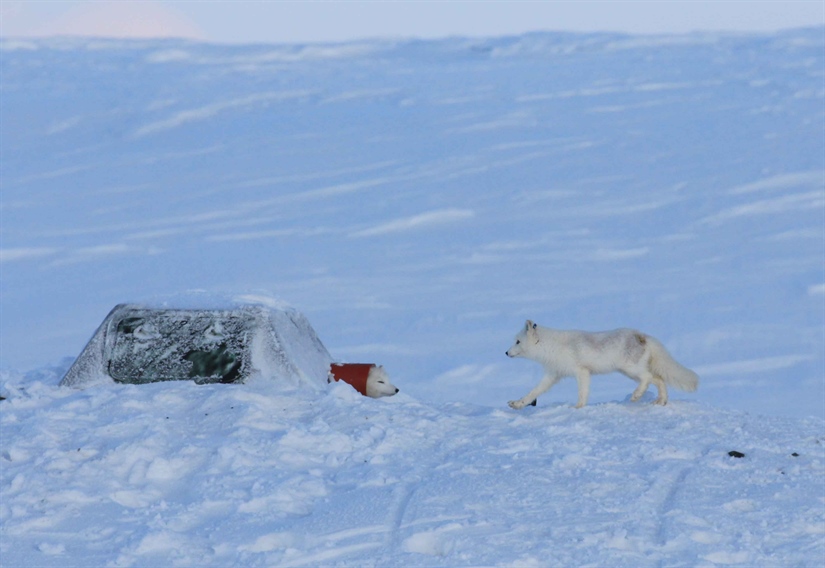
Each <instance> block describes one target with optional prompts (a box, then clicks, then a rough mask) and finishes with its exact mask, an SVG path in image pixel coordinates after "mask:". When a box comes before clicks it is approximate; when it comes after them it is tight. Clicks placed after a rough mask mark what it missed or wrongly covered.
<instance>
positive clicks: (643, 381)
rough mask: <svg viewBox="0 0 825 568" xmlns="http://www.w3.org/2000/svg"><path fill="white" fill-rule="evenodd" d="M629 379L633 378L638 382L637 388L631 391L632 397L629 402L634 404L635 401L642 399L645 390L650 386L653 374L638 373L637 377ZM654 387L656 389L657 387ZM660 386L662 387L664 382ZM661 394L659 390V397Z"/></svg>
mask: <svg viewBox="0 0 825 568" xmlns="http://www.w3.org/2000/svg"><path fill="white" fill-rule="evenodd" d="M631 378H634V379H636V380H637V381H639V386H638V387H636V390H634V391H633V395H632V396H631V397H630V400H632V401H633V402H636V401H637V400H639V399H640V398H642V396H644V394H645V393H646V392H647V388H648V387H649V386H650V383H652V382H653V373H651V372H650V371H644V372H642V373H639V375H638V376H636V377H631ZM656 386H657V388H658V386H659V385H656ZM662 386H664V382H662ZM661 394H662V391H661V390H659V396H661Z"/></svg>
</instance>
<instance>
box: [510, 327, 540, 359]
mask: <svg viewBox="0 0 825 568" xmlns="http://www.w3.org/2000/svg"><path fill="white" fill-rule="evenodd" d="M536 327H538V326H537V324H535V323H533V322H532V321H530V320H527V321H526V322H525V324H524V327H523V328H522V329H521V331H520V332H519V334H518V335H516V342H515V343H514V344H513V346H512V347H511V348H510V349H508V350H507V351H505V355H507V356H508V357H524V356H525V353H526V351H527V349H528V348H529V346H530V345H534V344H536V343H537V341H536V339H537V332H536Z"/></svg>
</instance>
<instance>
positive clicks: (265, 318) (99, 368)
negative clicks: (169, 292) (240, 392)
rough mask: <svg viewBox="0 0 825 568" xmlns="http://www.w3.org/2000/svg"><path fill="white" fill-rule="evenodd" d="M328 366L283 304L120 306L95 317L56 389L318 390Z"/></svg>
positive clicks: (316, 342) (308, 329) (304, 324)
mask: <svg viewBox="0 0 825 568" xmlns="http://www.w3.org/2000/svg"><path fill="white" fill-rule="evenodd" d="M331 362H332V358H331V357H330V355H329V353H328V352H327V350H326V348H325V347H324V345H323V344H322V343H321V340H320V339H318V336H317V335H316V333H315V330H313V329H312V326H311V325H310V323H309V321H308V320H307V319H306V317H304V316H303V314H301V313H300V312H298V311H297V310H295V309H293V308H290V307H272V306H269V305H262V304H252V305H236V306H233V307H228V308H221V309H191V308H187V309H178V308H154V307H147V306H141V305H135V304H120V305H118V306H115V308H114V309H113V310H112V311H111V312H109V315H108V316H106V319H105V320H103V323H102V324H101V325H100V327H99V328H98V329H97V331H96V332H95V334H94V336H93V337H92V338H91V340H89V343H88V344H87V345H86V347H85V348H84V349H83V351H82V352H81V353H80V355H79V356H78V358H77V359H76V360H75V362H74V364H73V365H72V366H71V367H70V368H69V370H68V371H67V372H66V375H65V376H64V377H63V379H62V380H61V381H60V385H61V386H70V387H77V388H84V387H88V386H91V385H97V384H105V383H113V382H114V383H128V384H143V383H152V382H158V381H174V380H193V381H195V382H196V383H242V382H246V381H247V380H249V379H250V378H253V377H261V378H266V379H275V380H284V381H290V382H292V383H293V384H296V385H306V386H310V387H312V388H318V389H320V388H323V387H324V385H326V382H327V371H328V370H329V365H330V363H331Z"/></svg>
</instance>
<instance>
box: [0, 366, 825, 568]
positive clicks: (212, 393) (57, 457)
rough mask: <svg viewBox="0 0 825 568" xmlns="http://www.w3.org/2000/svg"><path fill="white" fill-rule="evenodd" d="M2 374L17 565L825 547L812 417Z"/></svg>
mask: <svg viewBox="0 0 825 568" xmlns="http://www.w3.org/2000/svg"><path fill="white" fill-rule="evenodd" d="M2 380H3V386H4V390H5V392H6V393H7V394H8V396H9V398H8V400H6V401H3V402H2V403H0V404H2V408H1V410H2V414H0V424H1V425H2V432H3V448H2V454H0V464H2V470H1V472H0V475H1V476H2V477H1V478H0V493H1V494H2V499H0V527H2V528H0V537H1V538H0V555H2V557H3V565H4V566H5V567H10V568H11V567H24V566H43V567H46V566H66V565H77V564H83V565H87V566H91V565H94V566H145V565H166V566H208V565H222V566H230V565H243V566H318V565H324V566H353V565H358V566H412V565H415V566H444V565H450V566H474V565H501V566H547V565H555V566H572V565H600V566H608V565H609V566H647V565H689V566H713V565H717V564H739V565H749V566H757V565H762V566H764V565H775V566H791V565H795V566H813V565H816V564H817V561H818V560H821V558H822V557H823V554H825V501H824V500H823V494H822V478H823V475H825V448H823V443H825V424H824V423H823V422H822V421H821V420H817V419H809V420H793V419H782V418H765V417H761V416H752V415H749V414H745V413H741V412H731V411H723V410H720V409H718V408H714V407H711V406H707V405H704V404H694V403H686V402H677V403H675V404H672V405H669V406H667V407H664V408H661V407H657V406H654V405H651V404H646V403H645V404H631V403H612V404H598V405H594V406H589V407H586V408H584V409H582V410H574V409H572V408H570V407H567V406H549V407H548V406H544V407H542V406H539V407H538V408H530V409H527V410H525V411H522V412H518V413H517V412H514V411H510V410H509V409H501V410H497V409H490V408H483V407H479V406H473V405H468V404H446V405H430V404H423V403H421V402H418V401H416V400H414V399H412V398H411V397H409V396H406V395H404V394H403V393H402V394H399V395H397V396H396V397H393V398H392V399H382V400H373V399H367V398H365V397H362V396H360V395H358V394H357V393H356V392H355V391H353V390H352V389H351V388H350V387H349V386H348V385H340V384H334V385H330V386H329V388H328V390H327V391H325V392H323V393H320V394H319V393H312V392H309V391H307V390H305V389H298V388H294V387H291V386H289V385H288V384H283V383H275V382H256V383H254V384H249V385H202V386H198V385H194V384H192V383H189V382H167V383H154V384H149V385H143V386H133V385H114V386H111V387H105V388H103V387H95V388H89V389H86V390H82V391H77V390H73V389H63V388H57V387H55V386H54V383H53V382H44V381H43V380H33V379H32V377H29V378H25V377H21V376H19V375H10V374H9V373H5V374H4V375H3V376H2ZM648 402H649V401H648ZM731 450H736V451H739V452H741V453H743V454H744V457H743V458H739V459H737V458H733V457H731V456H729V455H728V452H730V451H731Z"/></svg>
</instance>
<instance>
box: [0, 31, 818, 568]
mask: <svg viewBox="0 0 825 568" xmlns="http://www.w3.org/2000/svg"><path fill="white" fill-rule="evenodd" d="M0 60H1V61H2V66H1V67H0V72H1V73H2V76H0V79H1V80H0V94H2V96H0V115H2V121H0V141H1V142H2V144H0V158H2V159H1V160H0V182H1V183H2V197H1V198H0V218H1V219H2V223H0V238H1V240H0V270H2V278H0V309H1V310H2V312H1V314H0V315H1V316H2V317H0V369H2V370H0V395H2V396H4V397H6V400H2V401H0V561H1V562H2V565H3V566H4V567H5V566H9V567H23V566H92V565H94V566H146V565H164V566H167V565H171V566H208V565H213V566H225V565H243V566H318V565H323V566H381V567H383V566H445V565H446V566H479V565H483V566H488V565H492V566H570V565H575V566H588V565H589V566H653V565H656V566H661V565H665V566H715V565H743V566H820V565H821V564H822V563H823V562H825V485H823V481H822V480H823V479H825V471H823V470H824V469H825V451H823V444H825V294H823V289H825V263H823V258H825V135H823V132H825V110H824V109H825V89H823V86H822V81H823V77H825V29H823V28H812V29H802V30H792V31H787V32H781V33H776V34H756V35H753V34H734V35H728V34H722V33H702V34H690V35H684V36H662V37H632V36H621V35H615V34H558V33H547V34H529V35H525V36H520V37H512V38H496V39H486V40H485V39H464V38H451V39H445V40H439V41H377V40H376V41H362V42H357V43H349V44H341V45H333V44H330V45H295V46H287V45H280V46H278V45H252V46H217V45H208V44H201V43H195V42H184V41H162V40H146V41H109V40H84V39H67V38H62V39H42V40H31V41H29V40H27V41H25V42H23V41H17V40H13V39H11V40H2V41H0ZM193 291H195V292H193ZM226 296H231V297H243V298H245V299H246V300H247V301H249V302H253V303H261V302H265V303H268V304H269V305H271V306H272V307H274V308H276V309H281V308H283V307H284V306H286V305H287V304H289V305H292V306H294V307H295V308H296V309H297V310H299V311H300V312H301V313H303V314H305V315H306V317H307V319H308V320H309V321H310V322H311V324H312V327H313V328H314V330H315V331H316V332H317V333H318V336H319V338H320V339H321V340H322V341H323V342H324V344H325V346H326V347H327V348H328V350H329V351H330V353H331V354H332V356H333V358H334V359H335V360H338V361H348V362H374V363H379V364H383V365H384V366H385V368H386V369H387V371H388V373H389V375H390V377H391V379H392V381H393V383H394V384H396V385H397V386H398V387H399V388H400V389H401V393H400V394H398V395H396V396H394V397H391V398H384V399H379V400H372V399H367V398H365V397H362V396H361V395H359V394H358V393H357V392H355V391H354V390H353V389H352V388H351V387H349V386H348V385H346V384H333V385H330V386H324V388H322V389H321V390H320V391H318V390H314V389H306V388H300V387H298V386H297V385H298V384H299V383H298V382H277V381H267V380H265V379H261V380H254V381H250V382H249V383H248V384H245V385H195V384H193V383H190V382H175V383H156V384H149V385H141V386H137V385H98V386H92V387H90V388H88V389H84V390H75V389H69V388H59V387H58V386H57V383H58V382H59V381H60V378H61V377H62V376H63V374H64V373H65V372H66V370H67V369H68V367H69V366H70V365H71V363H72V361H73V359H74V357H76V356H77V355H78V354H79V353H80V351H81V350H82V348H83V346H84V345H85V344H86V342H87V341H88V340H89V338H90V337H91V336H92V334H93V333H94V331H95V329H96V328H97V327H98V326H99V325H100V323H101V321H102V320H103V319H104V317H105V316H106V314H107V313H108V312H109V311H110V310H111V309H112V307H113V306H115V305H116V304H119V303H123V302H130V303H131V302H133V303H141V304H149V305H161V306H163V305H176V306H180V305H182V304H181V300H180V298H181V297H183V298H185V303H186V304H187V307H191V308H204V309H205V308H209V307H210V306H211V305H212V304H213V302H214V298H219V297H226ZM527 318H530V319H532V320H534V321H536V322H538V323H539V324H542V325H546V326H549V327H553V328H557V329H588V330H593V331H597V330H604V329H614V328H618V327H633V328H637V329H640V330H642V331H644V332H645V333H649V334H651V335H652V336H654V337H657V338H658V339H659V340H660V341H662V342H663V343H664V344H665V345H666V346H667V348H668V350H669V351H670V352H671V353H672V354H673V356H674V357H675V358H676V360H678V361H679V362H680V363H682V364H684V365H685V366H687V367H690V368H691V369H693V370H695V371H696V372H697V373H698V374H699V376H700V385H699V390H698V391H697V392H696V393H690V394H688V393H679V392H672V393H671V402H670V403H669V404H668V405H667V406H666V407H664V408H660V407H657V406H655V405H653V404H651V402H652V399H653V398H652V397H653V395H652V394H650V393H648V395H647V396H646V397H645V398H644V399H643V401H641V402H639V403H632V402H629V394H630V392H631V391H632V389H633V387H634V386H635V385H634V384H633V383H632V382H631V381H629V380H628V379H626V378H624V377H621V376H619V375H610V376H606V377H595V379H594V380H593V384H592V387H591V398H590V404H589V405H588V406H587V407H585V408H583V409H580V410H574V409H573V408H571V405H572V404H573V403H574V402H575V399H576V394H575V382H574V381H571V380H566V381H562V382H561V383H560V384H558V385H556V386H555V387H554V388H553V390H551V391H550V392H549V393H547V394H546V395H544V396H542V397H541V398H540V399H539V402H538V406H537V407H535V408H533V407H528V408H526V409H524V410H521V411H518V412H517V411H513V410H511V409H509V408H508V407H507V406H506V401H507V400H512V399H514V398H517V397H520V396H523V395H524V394H525V393H527V392H528V391H529V390H530V388H532V387H533V386H534V385H535V383H536V382H537V381H538V379H539V378H540V376H541V369H540V367H539V366H538V365H536V364H534V363H531V362H529V361H523V360H518V361H516V360H509V359H508V358H506V357H505V355H504V351H505V350H506V349H507V348H508V347H509V346H510V344H511V339H512V337H513V335H515V333H516V332H517V331H518V330H519V328H520V327H522V326H523V325H524V321H525V319H527ZM731 451H737V452H741V453H743V454H744V457H742V458H735V457H732V456H731V455H729V452H731Z"/></svg>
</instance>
